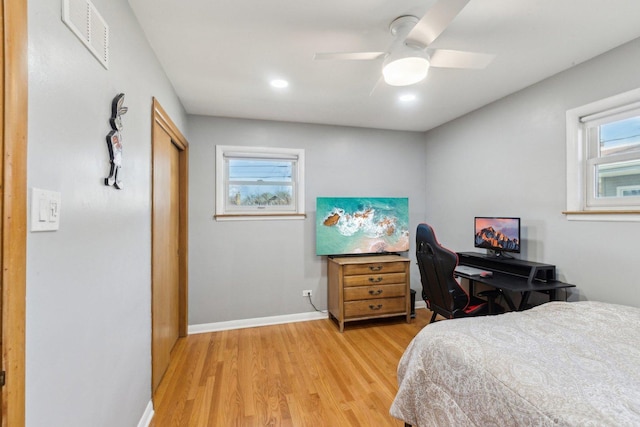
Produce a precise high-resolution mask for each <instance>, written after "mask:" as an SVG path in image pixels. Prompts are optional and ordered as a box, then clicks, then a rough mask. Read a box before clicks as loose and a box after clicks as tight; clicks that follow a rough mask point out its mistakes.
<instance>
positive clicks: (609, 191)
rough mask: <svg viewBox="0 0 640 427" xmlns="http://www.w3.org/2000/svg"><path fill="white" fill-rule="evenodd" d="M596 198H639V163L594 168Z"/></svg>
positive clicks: (603, 165)
mask: <svg viewBox="0 0 640 427" xmlns="http://www.w3.org/2000/svg"><path fill="white" fill-rule="evenodd" d="M595 172H596V185H597V187H596V189H595V190H596V197H637V196H640V161H639V160H633V161H629V162H618V163H608V164H600V165H597V166H596V170H595Z"/></svg>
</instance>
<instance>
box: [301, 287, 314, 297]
mask: <svg viewBox="0 0 640 427" xmlns="http://www.w3.org/2000/svg"><path fill="white" fill-rule="evenodd" d="M311 293H312V292H311V289H307V290H305V291H302V296H303V297H310V296H311Z"/></svg>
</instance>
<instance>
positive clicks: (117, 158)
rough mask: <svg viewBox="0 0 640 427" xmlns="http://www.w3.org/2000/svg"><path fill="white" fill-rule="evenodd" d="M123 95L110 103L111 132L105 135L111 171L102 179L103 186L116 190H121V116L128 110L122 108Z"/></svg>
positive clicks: (119, 95) (117, 96)
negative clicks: (112, 187)
mask: <svg viewBox="0 0 640 427" xmlns="http://www.w3.org/2000/svg"><path fill="white" fill-rule="evenodd" d="M122 104H124V93H120V94H118V95H116V97H115V98H113V102H112V103H111V118H110V119H109V123H110V124H111V129H112V130H111V132H109V134H108V135H107V147H108V148H109V157H110V161H111V169H110V170H109V176H108V177H107V178H105V179H104V185H113V186H114V187H115V188H117V189H118V190H121V189H122V180H121V179H120V178H121V176H122V172H121V170H122V116H123V115H124V114H125V113H126V112H127V111H128V110H129V109H128V108H127V107H124V106H123V105H122Z"/></svg>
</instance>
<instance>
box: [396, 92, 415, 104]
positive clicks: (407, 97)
mask: <svg viewBox="0 0 640 427" xmlns="http://www.w3.org/2000/svg"><path fill="white" fill-rule="evenodd" d="M399 99H400V101H402V102H411V101H415V100H416V96H415V95H414V94H413V93H405V94H404V95H400V98H399Z"/></svg>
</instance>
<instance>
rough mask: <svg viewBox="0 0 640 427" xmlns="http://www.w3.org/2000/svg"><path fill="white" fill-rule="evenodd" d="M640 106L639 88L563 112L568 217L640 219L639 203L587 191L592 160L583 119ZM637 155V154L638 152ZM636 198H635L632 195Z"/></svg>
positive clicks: (591, 180) (592, 165)
mask: <svg viewBox="0 0 640 427" xmlns="http://www.w3.org/2000/svg"><path fill="white" fill-rule="evenodd" d="M638 108H640V89H634V90H631V91H629V92H625V93H621V94H618V95H615V96H612V97H609V98H606V99H602V100H599V101H596V102H592V103H590V104H587V105H583V106H581V107H577V108H574V109H571V110H568V111H567V113H566V125H567V126H566V132H567V134H566V144H567V146H566V149H567V170H566V172H567V210H566V211H565V212H564V214H566V216H567V219H569V220H592V221H640V204H632V205H630V204H628V202H629V200H622V201H621V200H620V199H617V198H611V200H607V201H602V200H600V201H597V202H596V203H594V200H593V198H590V197H589V196H588V195H589V194H590V192H592V191H593V186H594V183H593V173H592V172H591V171H592V170H593V168H594V164H596V163H597V162H598V160H593V159H590V156H589V155H590V152H592V151H593V148H592V147H589V145H588V138H587V135H586V127H585V126H584V123H585V122H588V121H594V120H598V119H600V118H603V117H609V116H614V115H620V114H624V113H625V112H628V111H631V110H634V109H638ZM639 157H640V156H639ZM634 199H635V198H634Z"/></svg>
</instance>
